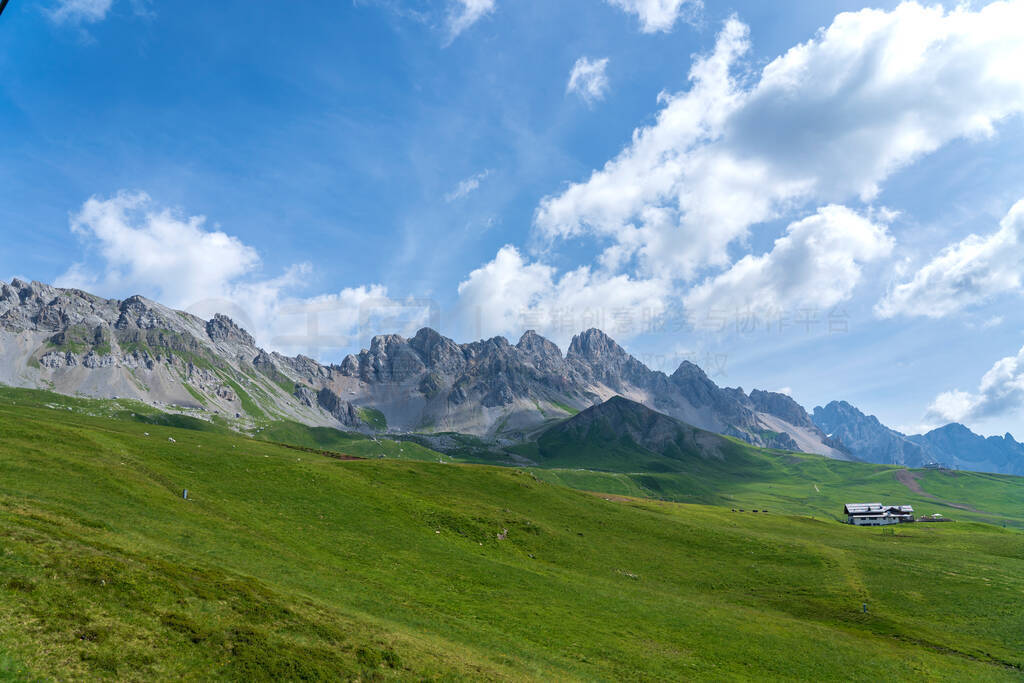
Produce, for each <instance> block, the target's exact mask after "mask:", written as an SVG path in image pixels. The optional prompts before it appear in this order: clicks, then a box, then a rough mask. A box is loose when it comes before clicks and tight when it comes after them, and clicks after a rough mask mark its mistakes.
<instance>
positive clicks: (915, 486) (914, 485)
mask: <svg viewBox="0 0 1024 683" xmlns="http://www.w3.org/2000/svg"><path fill="white" fill-rule="evenodd" d="M893 474H894V475H895V476H896V481H898V482H899V483H901V484H903V485H904V486H906V487H907V488H908V489H910V490H911V491H913V492H914V493H917V494H919V495H922V496H924V497H925V498H931V499H932V500H934V501H936V502H938V503H942V504H944V505H948V506H950V507H954V508H956V509H958V510H967V511H968V512H977V513H979V514H982V515H987V514H989V513H987V512H984V511H982V510H979V509H977V508H972V507H971V506H970V505H961V504H960V503H951V502H950V501H948V500H943V499H942V498H939V497H938V496H936V495H933V494H931V493H928V492H927V491H925V490H924V489H922V488H921V482H919V481H918V480H917V478H918V477H919V476H920V475H919V474H918V473H917V472H911V471H910V470H896V471H895V472H894V473H893Z"/></svg>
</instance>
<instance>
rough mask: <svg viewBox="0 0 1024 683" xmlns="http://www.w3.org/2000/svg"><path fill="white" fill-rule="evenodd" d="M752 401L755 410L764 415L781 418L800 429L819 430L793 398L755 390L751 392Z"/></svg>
mask: <svg viewBox="0 0 1024 683" xmlns="http://www.w3.org/2000/svg"><path fill="white" fill-rule="evenodd" d="M750 401H751V403H753V404H754V408H755V409H756V410H759V411H761V412H762V413H768V414H769V415H775V416H776V417H781V418H782V419H783V420H785V421H786V422H788V423H790V424H794V425H797V426H798V427H807V428H809V429H817V427H816V426H815V425H814V423H813V422H811V418H810V416H808V415H807V411H806V410H804V408H803V406H801V405H800V404H799V403H797V402H796V401H794V400H793V398H792V397H791V396H787V395H786V394H781V393H776V392H774V391H762V390H761V389H754V390H753V391H751V392H750Z"/></svg>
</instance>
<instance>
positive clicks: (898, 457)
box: [812, 401, 1024, 475]
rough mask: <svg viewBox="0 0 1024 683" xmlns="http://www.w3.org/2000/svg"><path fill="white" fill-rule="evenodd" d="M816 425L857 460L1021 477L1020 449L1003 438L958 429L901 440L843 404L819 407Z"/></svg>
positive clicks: (1021, 446) (1022, 449) (952, 427)
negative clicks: (936, 465)
mask: <svg viewBox="0 0 1024 683" xmlns="http://www.w3.org/2000/svg"><path fill="white" fill-rule="evenodd" d="M812 419H813V420H814V422H815V424H817V425H818V427H820V428H821V429H822V430H823V431H824V432H826V433H827V434H829V435H830V436H831V437H832V438H833V439H836V440H839V441H841V442H842V443H843V444H845V445H846V446H847V447H848V448H849V449H850V451H851V452H852V453H853V454H854V455H855V456H856V457H857V458H859V459H861V460H864V461H866V462H876V463H883V464H887V465H888V464H891V465H906V466H907V467H923V466H925V465H928V464H940V465H943V466H945V467H949V468H955V469H966V470H973V471H978V472H996V473H1002V474H1017V475H1024V444H1020V443H1018V442H1017V441H1016V440H1014V438H1013V437H1012V436H1011V435H1010V434H1007V435H1005V436H1003V437H998V436H990V437H988V438H985V437H983V436H979V435H978V434H975V433H974V432H972V431H971V430H969V429H968V428H967V427H965V426H963V425H961V424H956V423H954V424H948V425H946V426H944V427H939V428H938V429H933V430H932V431H930V432H928V433H927V434H923V435H913V436H906V435H904V434H901V433H900V432H898V431H896V430H894V429H890V428H889V427H886V426H885V425H883V424H882V423H881V422H879V421H878V418H876V417H875V416H874V415H865V414H864V413H862V412H861V411H860V410H858V409H857V408H855V407H853V406H852V405H850V404H849V403H847V402H846V401H832V402H831V403H829V404H828V405H827V406H825V407H821V406H818V407H816V408H815V409H814V414H813V416H812Z"/></svg>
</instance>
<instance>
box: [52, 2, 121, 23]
mask: <svg viewBox="0 0 1024 683" xmlns="http://www.w3.org/2000/svg"><path fill="white" fill-rule="evenodd" d="M112 4H113V0H58V2H57V4H56V5H54V6H53V7H51V8H50V9H49V10H48V14H49V15H50V18H51V19H53V20H54V21H55V22H57V23H59V24H63V23H72V24H76V23H77V24H92V23H95V22H97V21H103V19H105V18H106V16H107V12H109V11H110V6H111V5H112Z"/></svg>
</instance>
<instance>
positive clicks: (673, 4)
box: [608, 0, 703, 33]
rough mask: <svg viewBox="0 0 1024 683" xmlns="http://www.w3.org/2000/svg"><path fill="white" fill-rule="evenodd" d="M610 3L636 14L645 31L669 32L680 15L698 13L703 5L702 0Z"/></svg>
mask: <svg viewBox="0 0 1024 683" xmlns="http://www.w3.org/2000/svg"><path fill="white" fill-rule="evenodd" d="M608 3H609V4H611V5H614V6H615V7H619V8H621V9H623V10H625V11H626V12H629V13H631V14H635V15H636V16H637V18H639V19H640V30H641V31H643V32H644V33H657V32H658V31H663V32H665V33H668V32H669V31H671V30H672V27H673V26H675V23H676V21H677V20H678V19H679V18H680V17H683V16H685V15H687V14H689V15H693V14H696V13H697V12H699V11H700V9H701V7H703V3H702V2H701V0H608Z"/></svg>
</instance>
